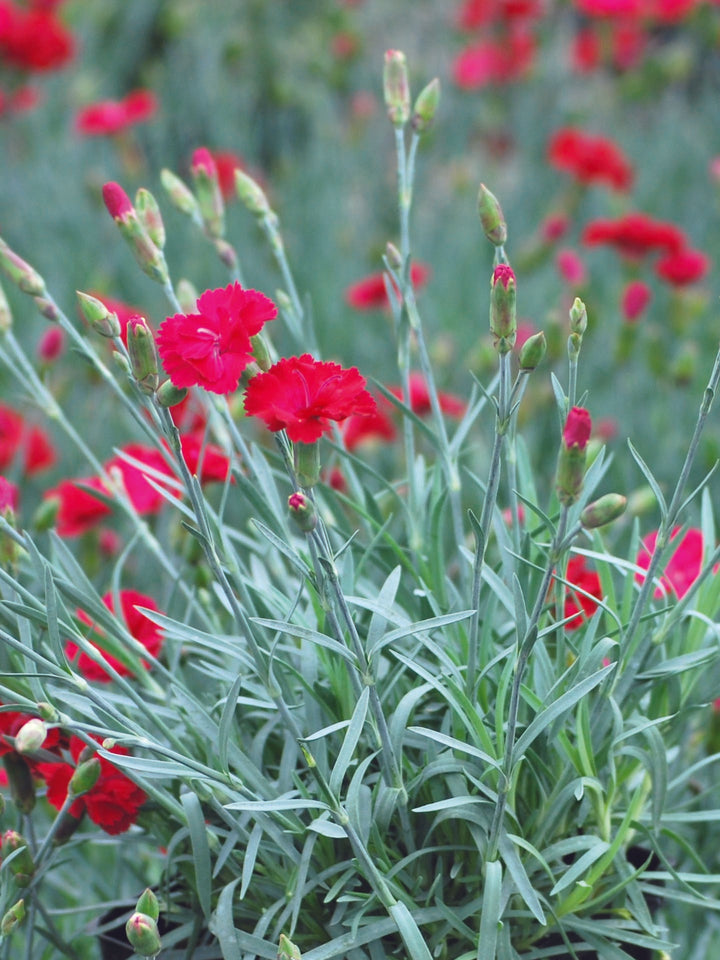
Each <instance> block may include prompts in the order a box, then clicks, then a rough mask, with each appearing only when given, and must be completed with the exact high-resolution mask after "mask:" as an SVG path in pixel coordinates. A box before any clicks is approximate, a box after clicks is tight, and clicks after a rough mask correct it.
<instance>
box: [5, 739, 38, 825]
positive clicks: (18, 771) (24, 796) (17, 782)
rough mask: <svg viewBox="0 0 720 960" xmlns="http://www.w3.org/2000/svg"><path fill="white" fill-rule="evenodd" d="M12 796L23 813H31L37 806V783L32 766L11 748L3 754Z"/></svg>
mask: <svg viewBox="0 0 720 960" xmlns="http://www.w3.org/2000/svg"><path fill="white" fill-rule="evenodd" d="M2 759H3V766H4V767H5V773H6V774H7V778H8V786H9V787H10V796H11V798H12V801H13V803H14V804H15V806H16V807H17V808H18V810H19V811H20V812H21V813H30V812H31V810H32V809H33V807H34V806H35V784H34V783H33V778H32V774H31V773H30V767H29V766H28V765H27V763H26V762H25V760H24V759H23V757H21V756H20V754H19V753H16V752H15V751H13V750H10V751H9V752H8V753H6V754H5V755H4V756H3V758H2Z"/></svg>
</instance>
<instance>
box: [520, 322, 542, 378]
mask: <svg viewBox="0 0 720 960" xmlns="http://www.w3.org/2000/svg"><path fill="white" fill-rule="evenodd" d="M546 351H547V340H546V339H545V334H544V333H543V332H542V330H541V331H540V333H534V334H533V335H532V336H531V337H528V338H527V340H526V341H525V343H524V344H523V345H522V347H521V348H520V369H521V370H534V369H535V367H537V366H538V364H539V363H540V361H541V360H542V359H543V357H544V356H545V353H546Z"/></svg>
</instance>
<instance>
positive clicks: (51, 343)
mask: <svg viewBox="0 0 720 960" xmlns="http://www.w3.org/2000/svg"><path fill="white" fill-rule="evenodd" d="M64 350H65V331H64V330H63V329H62V327H48V328H47V329H46V330H45V332H44V333H43V335H42V336H41V337H40V339H39V340H38V345H37V350H36V353H37V358H38V360H39V361H40V363H41V364H43V365H44V366H49V365H50V364H52V363H55V361H56V360H57V359H58V358H59V357H61V356H62V354H63V351H64Z"/></svg>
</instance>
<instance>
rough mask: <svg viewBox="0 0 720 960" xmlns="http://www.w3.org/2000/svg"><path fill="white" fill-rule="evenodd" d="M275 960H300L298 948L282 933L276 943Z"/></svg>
mask: <svg viewBox="0 0 720 960" xmlns="http://www.w3.org/2000/svg"><path fill="white" fill-rule="evenodd" d="M277 960H302V954H301V953H300V948H299V947H297V946H296V945H295V944H294V943H293V942H292V940H290V939H289V938H288V937H286V936H285V934H284V933H281V934H280V940H279V941H278V952H277Z"/></svg>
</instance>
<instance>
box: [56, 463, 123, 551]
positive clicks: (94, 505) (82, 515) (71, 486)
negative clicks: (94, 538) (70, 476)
mask: <svg viewBox="0 0 720 960" xmlns="http://www.w3.org/2000/svg"><path fill="white" fill-rule="evenodd" d="M85 487H89V488H90V489H94V490H97V491H98V492H99V493H102V494H104V495H105V496H109V491H108V489H107V487H106V486H105V484H104V483H103V482H102V480H101V479H100V478H99V477H86V478H83V479H82V480H61V481H60V483H59V484H58V485H57V486H56V487H53V488H52V490H47V491H46V492H45V499H46V500H48V499H56V500H57V501H58V512H57V519H56V530H57V534H58V536H60V537H79V536H80V534H81V533H85V532H86V531H88V530H91V529H92V528H93V527H95V526H97V524H98V523H99V522H100V521H101V520H102V518H103V517H106V516H107V515H108V514H109V513H111V512H112V511H111V509H110V507H109V506H108V505H107V504H106V503H103V501H102V500H99V499H98V498H97V497H95V496H93V494H92V493H91V492H90V490H87V489H84V488H85Z"/></svg>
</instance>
